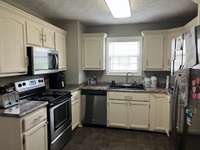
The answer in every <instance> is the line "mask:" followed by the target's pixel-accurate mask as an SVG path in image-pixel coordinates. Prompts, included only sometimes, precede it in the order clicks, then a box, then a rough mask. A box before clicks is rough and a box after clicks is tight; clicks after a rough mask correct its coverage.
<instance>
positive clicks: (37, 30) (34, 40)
mask: <svg viewBox="0 0 200 150" xmlns="http://www.w3.org/2000/svg"><path fill="white" fill-rule="evenodd" d="M26 29H27V44H30V45H36V46H42V39H43V37H42V26H41V25H39V24H37V23H35V22H31V21H27V23H26Z"/></svg>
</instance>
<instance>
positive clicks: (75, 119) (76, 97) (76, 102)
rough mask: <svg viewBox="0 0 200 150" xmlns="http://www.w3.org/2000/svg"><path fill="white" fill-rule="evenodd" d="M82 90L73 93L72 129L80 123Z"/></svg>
mask: <svg viewBox="0 0 200 150" xmlns="http://www.w3.org/2000/svg"><path fill="white" fill-rule="evenodd" d="M80 99H81V97H80V91H76V92H74V93H72V130H74V129H75V128H76V127H78V126H79V125H80V108H81V107H80Z"/></svg>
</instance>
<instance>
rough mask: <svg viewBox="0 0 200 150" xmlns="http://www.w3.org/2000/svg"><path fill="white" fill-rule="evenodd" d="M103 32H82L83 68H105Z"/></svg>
mask: <svg viewBox="0 0 200 150" xmlns="http://www.w3.org/2000/svg"><path fill="white" fill-rule="evenodd" d="M105 40H106V34H105V33H88V34H83V42H82V67H83V70H104V69H105Z"/></svg>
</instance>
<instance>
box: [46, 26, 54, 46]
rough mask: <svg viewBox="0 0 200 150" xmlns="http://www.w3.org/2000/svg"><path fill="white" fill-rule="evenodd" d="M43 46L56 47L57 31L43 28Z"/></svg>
mask: <svg viewBox="0 0 200 150" xmlns="http://www.w3.org/2000/svg"><path fill="white" fill-rule="evenodd" d="M43 46H44V47H47V48H55V32H54V30H52V29H49V28H43Z"/></svg>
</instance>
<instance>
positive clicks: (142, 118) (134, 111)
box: [128, 101, 149, 129]
mask: <svg viewBox="0 0 200 150" xmlns="http://www.w3.org/2000/svg"><path fill="white" fill-rule="evenodd" d="M128 111H129V113H128V118H129V119H128V120H129V127H130V128H138V129H148V128H149V102H136V101H135V102H129V107H128Z"/></svg>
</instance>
